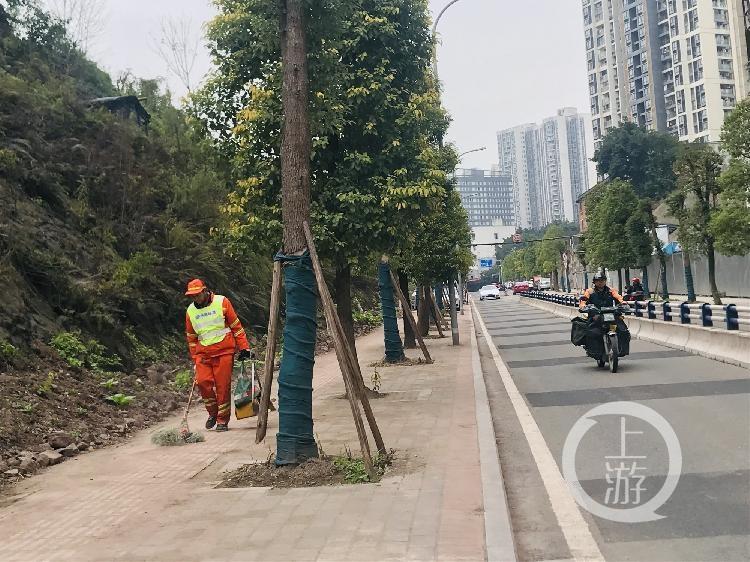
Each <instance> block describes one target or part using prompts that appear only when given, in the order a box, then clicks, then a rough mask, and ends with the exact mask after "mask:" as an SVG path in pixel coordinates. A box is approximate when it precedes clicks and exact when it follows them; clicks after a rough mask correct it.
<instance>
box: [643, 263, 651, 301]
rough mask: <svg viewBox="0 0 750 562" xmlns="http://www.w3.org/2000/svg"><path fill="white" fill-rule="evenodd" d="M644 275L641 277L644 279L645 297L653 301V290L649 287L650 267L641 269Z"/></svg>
mask: <svg viewBox="0 0 750 562" xmlns="http://www.w3.org/2000/svg"><path fill="white" fill-rule="evenodd" d="M641 270H642V273H641V276H642V277H643V279H642V281H643V296H644V298H645V299H646V300H650V299H651V289H650V288H649V286H648V266H645V267H643V268H641Z"/></svg>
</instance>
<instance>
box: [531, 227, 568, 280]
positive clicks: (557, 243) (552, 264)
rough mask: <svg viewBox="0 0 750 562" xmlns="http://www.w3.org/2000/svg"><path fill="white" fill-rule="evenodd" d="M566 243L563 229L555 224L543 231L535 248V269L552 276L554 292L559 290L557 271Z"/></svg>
mask: <svg viewBox="0 0 750 562" xmlns="http://www.w3.org/2000/svg"><path fill="white" fill-rule="evenodd" d="M567 246H568V243H567V241H566V239H565V231H564V230H563V227H562V226H560V225H557V224H553V225H550V226H549V227H547V230H545V231H544V235H543V236H542V241H541V242H540V243H539V244H538V246H537V251H536V260H537V267H538V268H539V269H540V270H541V271H542V272H544V273H546V274H550V275H551V276H552V287H553V288H554V289H555V291H558V290H559V289H560V280H559V277H558V271H559V268H560V264H561V262H562V255H563V254H564V253H565V249H566V248H567Z"/></svg>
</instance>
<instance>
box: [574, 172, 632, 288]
mask: <svg viewBox="0 0 750 562" xmlns="http://www.w3.org/2000/svg"><path fill="white" fill-rule="evenodd" d="M638 209H639V202H638V197H637V196H636V194H635V191H634V190H633V187H632V185H631V184H630V183H629V182H626V181H622V180H612V181H609V182H606V183H604V184H600V185H599V186H597V188H595V190H594V191H593V193H592V194H591V195H590V196H589V197H587V199H586V219H587V221H588V226H589V227H588V231H587V232H586V259H587V261H588V262H589V263H592V264H594V265H596V266H600V267H605V268H607V269H612V270H617V271H618V278H619V285H620V286H619V289H620V290H622V272H621V270H622V269H623V268H627V267H631V266H632V265H635V262H636V256H635V254H634V252H633V248H632V246H631V243H630V239H629V236H628V234H629V232H628V231H629V229H628V227H627V224H628V220H629V218H630V216H631V214H632V213H633V212H634V211H636V210H638Z"/></svg>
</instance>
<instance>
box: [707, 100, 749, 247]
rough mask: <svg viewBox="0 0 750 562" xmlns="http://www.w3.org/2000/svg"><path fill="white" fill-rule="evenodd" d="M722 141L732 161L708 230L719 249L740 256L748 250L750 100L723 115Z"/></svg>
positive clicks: (724, 176) (723, 181) (724, 173)
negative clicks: (724, 118)
mask: <svg viewBox="0 0 750 562" xmlns="http://www.w3.org/2000/svg"><path fill="white" fill-rule="evenodd" d="M721 141H722V147H723V149H724V150H726V151H727V152H728V153H729V155H730V156H731V160H730V162H729V166H728V167H727V169H726V170H724V172H723V173H722V174H721V176H720V177H719V185H720V188H721V197H720V199H719V208H718V209H717V210H716V211H715V212H714V213H713V214H712V216H711V223H710V229H711V232H712V234H713V235H714V237H715V239H716V249H717V250H718V251H719V252H721V253H722V254H724V255H727V256H741V255H746V254H747V253H749V252H750V100H747V99H746V100H743V101H741V102H740V103H739V104H737V107H736V108H735V109H734V110H733V111H732V113H730V114H729V116H728V117H727V118H726V120H725V121H724V127H723V128H722V133H721Z"/></svg>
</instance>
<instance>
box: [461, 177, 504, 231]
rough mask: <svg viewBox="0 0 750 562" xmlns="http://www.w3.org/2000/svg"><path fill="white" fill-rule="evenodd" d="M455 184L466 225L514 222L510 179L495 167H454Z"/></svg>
mask: <svg viewBox="0 0 750 562" xmlns="http://www.w3.org/2000/svg"><path fill="white" fill-rule="evenodd" d="M454 177H455V178H456V186H457V187H458V192H459V195H460V196H461V203H462V204H463V206H464V209H466V212H467V213H468V215H469V226H472V227H475V226H492V225H493V224H497V222H498V221H502V224H504V225H507V226H511V225H515V224H516V223H515V211H514V201H513V182H512V180H511V178H510V177H509V176H506V175H504V174H502V173H500V172H499V171H497V170H492V171H487V170H477V169H462V168H459V169H457V170H456V173H455V176H454Z"/></svg>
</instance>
